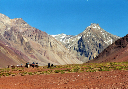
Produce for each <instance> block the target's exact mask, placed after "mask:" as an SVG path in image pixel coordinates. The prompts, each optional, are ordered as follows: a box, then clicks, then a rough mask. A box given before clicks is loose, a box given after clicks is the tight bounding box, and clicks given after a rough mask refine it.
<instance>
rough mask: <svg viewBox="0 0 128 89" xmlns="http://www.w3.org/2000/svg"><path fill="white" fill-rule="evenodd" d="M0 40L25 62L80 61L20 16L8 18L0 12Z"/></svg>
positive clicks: (60, 44)
mask: <svg viewBox="0 0 128 89" xmlns="http://www.w3.org/2000/svg"><path fill="white" fill-rule="evenodd" d="M0 41H1V42H2V43H3V44H4V45H7V46H8V48H9V49H11V50H13V52H14V53H15V54H17V55H19V56H20V57H22V58H23V60H24V61H25V62H28V61H29V62H30V63H31V62H38V63H39V65H47V63H53V64H56V65H57V64H62V65H63V64H73V63H75V64H77V63H82V62H81V61H79V60H78V58H76V56H75V55H73V54H71V52H69V50H68V49H67V48H66V47H65V46H63V45H62V43H61V42H58V41H57V40H56V39H55V38H53V37H52V36H50V35H48V34H47V33H46V32H43V31H41V30H39V29H36V28H34V27H31V26H30V25H29V24H27V23H26V22H25V21H24V20H23V19H22V18H15V19H10V18H9V17H7V16H5V15H3V14H0ZM23 55H24V56H23ZM0 60H4V57H2V59H0ZM13 60H18V59H17V58H15V59H13ZM23 63H24V62H23ZM17 64H18V63H17Z"/></svg>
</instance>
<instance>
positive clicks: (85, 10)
mask: <svg viewBox="0 0 128 89" xmlns="http://www.w3.org/2000/svg"><path fill="white" fill-rule="evenodd" d="M0 13H2V14H5V15H6V16H8V17H10V18H11V19H13V18H22V19H23V20H25V21H26V22H27V23H28V24H30V25H31V26H32V27H35V28H38V29H40V30H42V31H45V32H47V33H48V34H50V35H56V34H61V33H65V34H67V35H77V34H79V33H81V32H83V31H84V30H85V28H86V27H87V26H89V25H90V24H91V23H99V25H100V26H101V28H103V29H104V30H106V31H107V32H109V33H112V34H114V35H117V36H120V37H123V36H125V35H126V34H128V0H0Z"/></svg>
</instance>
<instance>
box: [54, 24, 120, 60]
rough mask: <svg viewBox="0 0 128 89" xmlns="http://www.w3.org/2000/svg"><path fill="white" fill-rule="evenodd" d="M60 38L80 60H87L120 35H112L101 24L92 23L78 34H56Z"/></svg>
mask: <svg viewBox="0 0 128 89" xmlns="http://www.w3.org/2000/svg"><path fill="white" fill-rule="evenodd" d="M54 37H55V38H56V39H57V40H60V41H61V42H62V43H63V44H64V46H65V47H67V48H68V49H69V50H70V51H71V52H72V53H73V54H75V55H76V56H77V57H78V58H79V60H81V61H83V62H87V61H89V60H91V59H94V58H95V57H96V56H97V55H98V54H99V53H101V52H102V51H103V50H104V49H105V48H106V47H107V46H109V45H110V44H112V43H113V42H115V41H116V40H117V39H119V38H120V37H118V36H115V35H112V34H110V33H108V32H106V31H105V30H104V29H102V28H101V27H100V26H99V24H94V23H93V24H91V25H90V26H88V27H87V28H86V29H85V30H84V31H83V32H82V33H80V34H78V35H76V36H70V37H68V38H67V37H66V35H65V36H62V37H63V39H64V40H62V39H59V38H58V37H60V38H61V36H54Z"/></svg>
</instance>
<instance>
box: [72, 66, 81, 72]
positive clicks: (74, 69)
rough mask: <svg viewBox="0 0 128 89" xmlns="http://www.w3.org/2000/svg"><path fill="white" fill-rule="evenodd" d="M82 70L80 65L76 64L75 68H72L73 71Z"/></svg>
mask: <svg viewBox="0 0 128 89" xmlns="http://www.w3.org/2000/svg"><path fill="white" fill-rule="evenodd" d="M79 70H80V67H79V66H76V67H75V68H72V69H71V71H72V72H78V71H79Z"/></svg>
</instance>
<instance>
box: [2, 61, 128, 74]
mask: <svg viewBox="0 0 128 89" xmlns="http://www.w3.org/2000/svg"><path fill="white" fill-rule="evenodd" d="M28 69H29V68H16V67H15V68H4V69H0V76H15V75H18V74H20V75H21V76H25V75H41V74H53V73H61V74H64V73H71V72H99V71H112V70H128V62H110V63H88V64H87V63H85V64H72V65H62V66H61V65H58V66H56V67H51V68H47V66H43V67H38V68H35V69H34V71H33V72H32V71H31V70H30V71H28Z"/></svg>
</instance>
